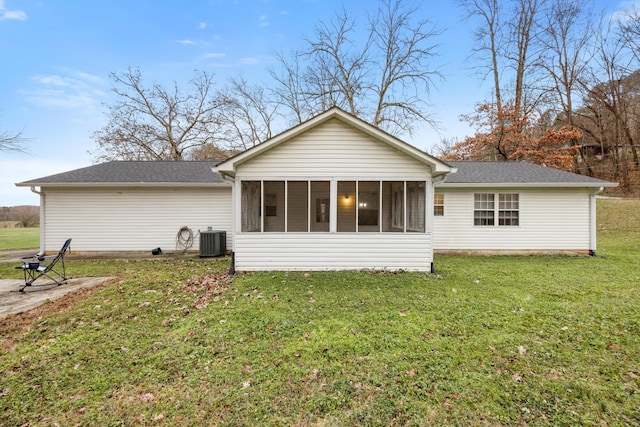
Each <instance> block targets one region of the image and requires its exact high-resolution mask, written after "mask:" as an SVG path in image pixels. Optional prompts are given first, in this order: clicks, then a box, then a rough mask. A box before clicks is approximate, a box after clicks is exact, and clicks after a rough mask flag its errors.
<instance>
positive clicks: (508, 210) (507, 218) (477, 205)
mask: <svg viewBox="0 0 640 427" xmlns="http://www.w3.org/2000/svg"><path fill="white" fill-rule="evenodd" d="M496 199H497V201H498V202H497V203H496ZM496 218H498V221H497V224H496ZM473 225H477V226H485V225H488V226H494V225H499V226H516V225H520V197H519V195H518V194H514V193H477V194H474V195H473Z"/></svg>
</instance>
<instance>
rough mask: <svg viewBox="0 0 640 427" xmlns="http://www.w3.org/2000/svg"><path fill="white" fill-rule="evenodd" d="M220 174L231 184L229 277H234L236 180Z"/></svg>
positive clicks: (222, 173) (221, 173)
mask: <svg viewBox="0 0 640 427" xmlns="http://www.w3.org/2000/svg"><path fill="white" fill-rule="evenodd" d="M218 173H219V174H220V178H222V180H223V181H226V182H228V183H230V184H231V234H232V236H233V244H232V245H231V265H230V266H229V275H231V276H233V275H234V274H236V251H235V247H236V212H235V205H236V201H235V192H236V185H235V182H236V180H235V179H234V178H231V177H229V176H228V175H226V174H225V173H224V172H218Z"/></svg>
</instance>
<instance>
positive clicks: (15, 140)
mask: <svg viewBox="0 0 640 427" xmlns="http://www.w3.org/2000/svg"><path fill="white" fill-rule="evenodd" d="M26 142H27V141H26V139H25V138H24V137H23V136H22V131H20V132H10V131H8V130H2V131H0V151H14V152H19V153H25V152H26V151H27V147H26Z"/></svg>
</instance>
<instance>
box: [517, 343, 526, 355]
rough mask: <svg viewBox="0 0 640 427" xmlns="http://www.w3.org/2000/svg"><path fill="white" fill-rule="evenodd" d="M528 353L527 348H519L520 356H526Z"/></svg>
mask: <svg viewBox="0 0 640 427" xmlns="http://www.w3.org/2000/svg"><path fill="white" fill-rule="evenodd" d="M526 352H527V349H526V348H524V347H523V346H521V345H519V346H518V353H520V356H522V355H524V354H525V353H526Z"/></svg>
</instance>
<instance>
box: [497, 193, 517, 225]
mask: <svg viewBox="0 0 640 427" xmlns="http://www.w3.org/2000/svg"><path fill="white" fill-rule="evenodd" d="M519 220H520V197H519V195H518V194H500V195H499V196H498V225H519V224H520V222H519Z"/></svg>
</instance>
